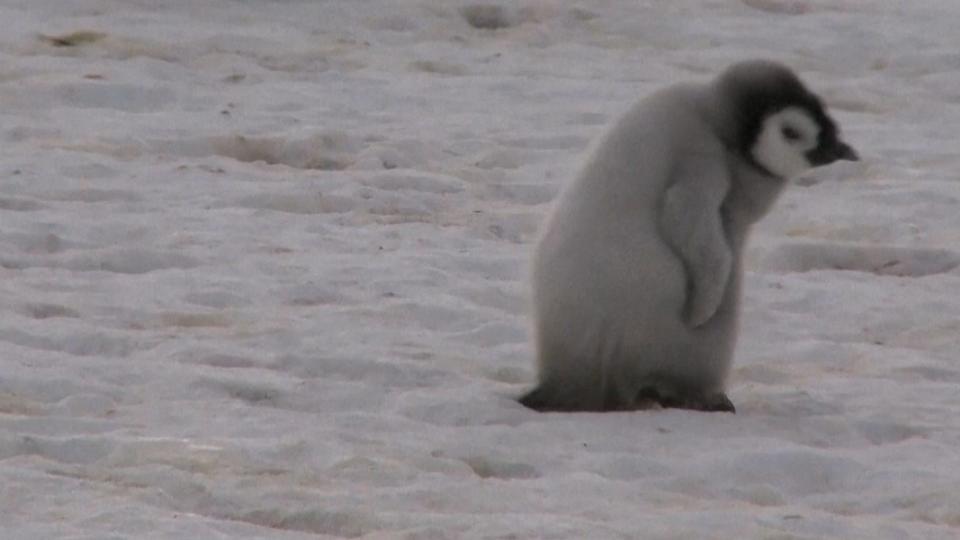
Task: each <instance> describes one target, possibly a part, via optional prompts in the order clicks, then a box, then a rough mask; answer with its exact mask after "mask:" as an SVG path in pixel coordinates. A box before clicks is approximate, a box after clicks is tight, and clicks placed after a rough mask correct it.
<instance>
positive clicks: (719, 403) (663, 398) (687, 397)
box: [637, 386, 737, 413]
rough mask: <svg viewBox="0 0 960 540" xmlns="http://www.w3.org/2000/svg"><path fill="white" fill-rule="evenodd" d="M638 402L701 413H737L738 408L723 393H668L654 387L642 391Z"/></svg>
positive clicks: (638, 395)
mask: <svg viewBox="0 0 960 540" xmlns="http://www.w3.org/2000/svg"><path fill="white" fill-rule="evenodd" d="M637 401H638V402H654V403H657V404H659V405H660V406H661V407H663V408H664V409H686V410H691V411H701V412H728V413H736V412H737V408H736V407H734V406H733V402H732V401H730V398H728V397H727V395H726V394H724V393H723V392H714V393H712V394H703V393H667V392H661V390H659V389H657V388H656V387H653V386H648V387H645V388H643V389H641V390H640V392H639V393H638V394H637Z"/></svg>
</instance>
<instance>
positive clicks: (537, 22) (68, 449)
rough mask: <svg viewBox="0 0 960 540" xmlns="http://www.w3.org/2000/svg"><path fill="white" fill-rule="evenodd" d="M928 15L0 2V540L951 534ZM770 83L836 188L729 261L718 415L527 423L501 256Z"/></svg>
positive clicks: (953, 68)
mask: <svg viewBox="0 0 960 540" xmlns="http://www.w3.org/2000/svg"><path fill="white" fill-rule="evenodd" d="M958 18H960V4H957V3H956V2H955V1H954V0H928V1H925V2H918V3H912V4H910V5H909V6H906V5H905V4H903V3H902V2H898V1H896V0H861V1H858V2H840V1H829V0H742V1H740V2H737V1H732V0H731V1H728V0H723V1H718V0H699V1H694V0H684V1H678V2H659V1H655V0H647V1H640V2H638V1H626V0H577V1H575V2H565V1H562V0H521V1H519V2H499V1H497V0H491V1H487V0H484V1H479V0H478V1H455V2H444V1H440V0H413V1H410V2H396V1H393V0H367V1H364V2H356V1H355V2H346V1H343V2H314V1H296V0H207V1H203V2H194V1H190V0H164V1H150V2H147V1H140V2H131V1H121V0H76V1H72V2H60V1H55V0H8V1H6V2H4V3H3V5H2V6H0V28H2V30H3V32H2V34H0V529H2V533H0V536H2V537H3V538H4V539H48V538H63V539H67V538H69V539H120V538H142V539H182V538H198V539H208V538H209V539H214V538H269V539H297V538H304V539H306V538H368V539H373V540H382V539H394V538H399V539H406V540H439V539H455V538H477V539H479V538H485V539H494V538H501V539H508V538H516V539H520V538H554V539H583V538H590V539H608V538H610V539H626V538H644V539H664V540H666V539H686V538H690V539H709V538H716V539H729V538H766V539H784V540H785V539H797V540H799V539H822V538H844V539H871V540H875V539H948V538H957V537H958V536H960V454H958V453H957V451H956V450H957V448H958V447H960V365H958V361H957V358H956V351H957V350H958V347H960V322H958V321H960V318H958V314H960V295H958V294H956V293H955V291H957V290H958V286H960V247H958V246H960V211H958V209H960V173H958V171H960V154H958V152H957V147H958V141H960V136H958V133H960V130H958V126H960V90H958V89H960V55H958V53H957V51H958V50H960V34H958V33H957V32H956V21H957V20H958ZM761 56H762V57H770V58H774V59H779V60H781V61H784V62H786V63H788V64H790V65H791V66H794V67H795V68H796V69H797V70H798V71H799V72H800V73H801V75H802V76H803V78H804V79H805V80H806V81H807V82H808V83H809V85H810V86H811V87H813V88H814V89H815V90H817V91H818V92H820V93H821V94H822V95H823V96H824V97H825V99H826V100H827V102H828V103H829V104H830V106H831V108H832V111H833V113H834V115H835V117H836V118H837V119H838V121H839V123H840V125H841V126H842V128H843V130H844V137H845V138H846V139H848V140H849V141H850V142H851V144H853V145H854V146H855V147H856V148H857V150H858V151H859V152H860V153H861V155H862V156H863V157H864V160H863V161H862V162H860V163H857V164H837V165H836V166H832V167H828V168H825V169H823V170H819V171H815V172H814V173H812V174H810V175H807V176H805V177H803V178H800V179H798V180H797V181H796V182H795V185H793V186H791V187H790V189H789V190H788V192H787V193H786V194H785V195H784V197H783V198H782V199H781V200H780V201H779V203H778V204H777V206H776V208H775V209H774V210H773V212H772V213H771V215H769V216H768V217H767V218H766V219H765V220H764V221H763V222H761V223H760V224H759V225H758V227H757V230H756V231H755V233H754V235H753V238H752V240H751V246H750V249H749V252H748V254H747V268H748V275H747V279H746V285H745V313H744V319H743V322H742V331H741V337H740V342H739V347H738V352H737V360H736V364H735V370H734V373H733V378H732V381H731V386H730V395H731V398H732V399H733V401H734V402H735V403H736V404H737V407H738V414H736V415H725V414H700V413H693V412H685V411H647V412H635V413H615V414H602V415H600V414H537V413H535V412H532V411H529V410H526V409H524V408H523V407H521V406H520V405H518V404H517V403H516V402H515V401H514V397H515V396H517V395H519V394H520V393H521V392H523V391H524V390H525V389H526V388H528V387H529V386H530V385H531V384H532V382H533V369H532V366H533V363H532V350H531V347H530V345H529V342H528V338H527V325H528V317H527V309H526V301H525V298H526V294H527V285H526V283H525V281H524V276H525V275H526V265H527V262H528V257H529V254H530V251H531V243H532V241H533V239H534V236H535V233H536V229H537V227H538V225H539V223H540V222H541V221H542V219H543V217H544V216H545V214H546V212H547V211H548V209H549V203H550V201H551V200H552V199H553V198H554V196H555V195H556V193H557V191H558V190H559V188H560V186H561V185H562V184H563V182H564V181H566V180H567V179H569V178H570V177H571V176H572V175H573V174H575V171H576V169H577V167H578V163H579V162H580V161H581V159H582V158H583V156H584V155H585V153H586V151H587V148H588V146H589V144H590V142H591V141H592V140H595V138H596V137H597V136H598V135H599V134H600V133H601V132H602V130H603V129H604V126H605V125H607V124H608V123H609V122H611V121H612V120H613V119H614V118H616V117H617V115H618V114H619V113H620V112H622V111H623V110H625V109H626V108H627V107H629V106H630V105H631V104H632V103H633V102H635V101H636V100H637V99H639V98H640V97H642V96H644V95H646V94H648V93H650V92H652V91H653V90H655V89H657V88H660V87H663V86H665V85H667V84H671V83H674V82H677V81H685V80H705V79H708V78H710V77H712V76H714V75H715V74H716V73H717V72H718V71H720V70H721V69H722V68H723V67H725V66H726V65H727V64H729V63H731V62H734V61H737V60H741V59H746V58H752V57H761Z"/></svg>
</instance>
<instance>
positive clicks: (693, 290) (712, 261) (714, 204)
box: [659, 153, 734, 328]
mask: <svg viewBox="0 0 960 540" xmlns="http://www.w3.org/2000/svg"><path fill="white" fill-rule="evenodd" d="M720 163H723V160H722V159H721V158H719V157H716V156H713V155H712V154H710V153H704V154H702V155H701V154H694V155H691V156H690V157H689V158H687V159H685V160H684V161H683V162H682V163H681V164H679V165H678V167H677V170H676V172H675V173H674V177H673V178H672V181H671V184H670V186H669V187H668V188H667V190H666V192H665V193H664V196H663V202H662V207H661V209H660V216H659V218H660V220H659V225H660V232H661V234H662V235H663V236H664V239H665V241H666V242H667V244H668V245H670V247H671V248H672V249H673V250H674V252H676V254H677V256H678V257H679V258H680V259H681V260H682V261H683V266H684V268H685V270H686V272H687V283H688V287H687V290H688V293H687V299H686V306H685V307H684V319H685V321H686V323H687V324H688V325H689V326H690V327H692V328H696V327H698V326H701V325H703V324H704V323H706V322H707V321H709V320H710V318H711V317H713V315H714V314H715V313H716V312H717V309H718V308H719V307H720V304H721V303H722V302H723V297H724V294H725V293H726V288H727V284H728V283H729V282H730V273H731V270H732V267H733V257H734V255H733V252H732V250H731V247H730V245H729V242H728V241H727V235H726V233H725V231H724V226H723V220H722V218H721V215H720V207H721V205H722V204H723V201H724V198H725V197H726V196H727V192H728V191H729V190H730V178H729V173H728V171H727V170H726V169H725V168H723V167H720V166H718V164H720Z"/></svg>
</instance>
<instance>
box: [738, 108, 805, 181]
mask: <svg viewBox="0 0 960 540" xmlns="http://www.w3.org/2000/svg"><path fill="white" fill-rule="evenodd" d="M819 135H820V126H818V125H817V123H816V122H815V121H814V120H813V118H811V117H810V115H809V114H807V113H806V112H805V111H804V110H803V109H801V108H799V107H787V108H786V109H783V110H781V111H778V112H776V113H774V114H771V115H770V116H768V117H766V118H765V119H764V120H763V124H762V125H761V126H760V135H759V136H758V137H757V142H756V143H754V145H753V148H751V149H750V153H751V154H752V155H753V159H755V160H756V161H757V163H759V164H760V165H763V166H764V167H765V168H766V169H767V170H768V171H770V172H772V173H773V174H775V175H777V176H779V177H781V178H791V177H793V176H796V175H798V174H800V173H802V172H803V171H805V170H807V169H810V168H812V167H813V165H812V164H811V163H810V161H809V160H808V159H807V156H806V153H807V152H809V151H810V150H813V149H814V148H816V147H817V137H818V136H819Z"/></svg>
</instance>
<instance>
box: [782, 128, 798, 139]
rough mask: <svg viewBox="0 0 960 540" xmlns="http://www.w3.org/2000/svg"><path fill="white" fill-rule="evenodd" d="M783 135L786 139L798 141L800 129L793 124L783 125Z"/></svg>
mask: <svg viewBox="0 0 960 540" xmlns="http://www.w3.org/2000/svg"><path fill="white" fill-rule="evenodd" d="M780 132H781V133H783V137H784V138H785V139H787V140H788V141H799V140H800V138H801V135H800V130H798V129H797V128H795V127H793V126H784V127H783V128H782V129H781V130H780Z"/></svg>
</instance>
